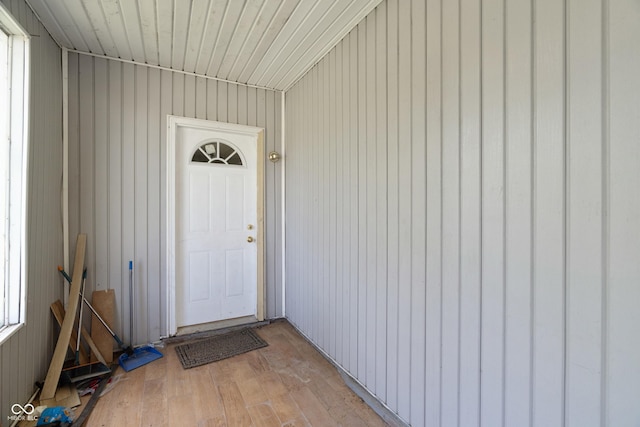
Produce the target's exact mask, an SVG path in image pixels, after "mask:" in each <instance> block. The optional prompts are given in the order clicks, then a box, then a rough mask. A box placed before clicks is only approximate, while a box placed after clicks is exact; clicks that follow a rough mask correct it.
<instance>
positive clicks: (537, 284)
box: [285, 0, 640, 427]
mask: <svg viewBox="0 0 640 427" xmlns="http://www.w3.org/2000/svg"><path fill="white" fill-rule="evenodd" d="M639 22H640V3H639V2H638V1H634V0H620V1H607V0H587V1H584V0H567V1H564V2H563V1H557V0H535V1H531V0H515V1H508V2H506V1H504V0H483V1H480V0H458V1H448V0H446V1H441V0H413V1H409V0H407V1H405V0H387V1H385V2H383V3H381V4H380V5H379V6H378V7H377V9H376V10H375V11H374V12H372V13H371V14H370V15H369V16H367V17H366V18H365V19H364V20H363V21H362V22H361V23H360V24H359V25H358V26H357V27H356V28H355V29H354V30H353V31H351V33H350V34H349V35H348V36H347V37H346V38H344V39H343V40H342V41H341V42H340V43H339V44H338V45H337V46H336V48H334V49H333V50H332V51H331V52H330V53H329V54H328V55H327V56H326V57H325V58H323V59H322V60H321V61H320V62H319V63H318V64H317V65H316V66H315V67H314V68H313V69H312V70H311V71H310V72H309V73H308V74H307V75H306V76H305V77H304V78H303V79H302V80H301V81H299V82H298V83H297V84H296V85H295V86H294V87H293V88H292V89H291V90H289V91H287V93H286V116H285V118H286V163H287V171H286V189H287V195H286V221H287V230H286V231H287V232H286V236H287V237H286V249H287V252H286V253H287V255H286V284H287V292H286V299H287V301H286V306H287V317H288V318H289V319H290V320H291V321H292V322H293V323H294V324H295V325H296V327H298V328H299V329H300V330H301V331H302V332H303V333H304V334H306V335H307V336H308V337H309V338H310V339H311V340H312V341H313V342H314V343H316V344H317V345H318V346H319V347H320V348H322V349H323V350H324V351H325V352H326V353H327V354H328V355H329V356H330V357H331V358H333V359H334V360H335V361H336V362H337V363H339V364H340V365H341V366H342V367H344V368H345V369H346V370H347V371H348V372H349V373H350V374H351V375H352V376H353V377H355V378H356V379H357V380H358V381H359V382H361V383H362V384H363V385H364V386H365V387H366V388H367V389H368V390H369V391H370V392H371V393H372V394H374V395H375V396H376V397H377V398H378V399H379V400H380V401H382V402H384V403H385V404H386V405H387V406H388V407H389V408H390V409H391V410H392V411H394V412H396V413H397V414H399V416H400V417H401V418H403V419H404V420H406V421H408V422H409V423H411V425H414V426H457V425H459V426H477V425H482V426H524V425H529V426H541V427H543V426H544V427H548V426H563V425H566V426H580V427H584V426H637V425H638V424H639V423H640V405H638V402H637V397H638V396H640V362H639V361H638V354H639V352H640V332H639V331H640V330H639V326H638V325H640V310H638V308H637V305H638V301H640V286H639V285H638V284H639V283H640V262H638V260H640V192H639V191H638V183H640V103H639V102H638V99H640V49H638V40H640V25H638V23H639Z"/></svg>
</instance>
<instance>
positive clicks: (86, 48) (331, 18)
mask: <svg viewBox="0 0 640 427" xmlns="http://www.w3.org/2000/svg"><path fill="white" fill-rule="evenodd" d="M28 2H29V4H30V5H31V7H32V9H33V10H34V11H35V12H36V14H37V15H38V16H39V17H40V19H41V21H42V22H43V24H44V26H45V27H46V28H47V30H48V31H49V32H50V33H51V35H52V36H53V37H54V39H55V40H56V41H57V42H58V43H59V44H60V45H61V46H63V47H66V48H67V49H70V50H76V51H79V52H86V53H92V54H95V55H105V56H108V57H111V58H120V59H124V60H130V61H135V62H139V63H146V64H150V65H158V66H162V67H167V68H171V69H174V70H180V71H186V72H192V73H197V74H200V75H206V76H209V77H215V78H218V79H223V80H229V81H233V82H238V83H244V84H249V85H255V86H259V87H264V88H269V89H276V90H286V89H288V88H289V87H290V86H291V85H292V84H293V83H295V82H296V81H297V80H298V79H299V78H300V77H301V76H302V75H304V73H306V72H307V71H308V70H309V69H310V68H311V67H312V66H313V65H314V64H315V63H316V62H317V61H319V60H320V59H321V58H322V57H323V56H324V55H325V54H326V53H327V52H328V51H329V50H330V49H331V48H332V47H333V46H335V45H336V44H337V43H338V41H340V39H342V38H343V37H344V36H345V35H346V34H347V33H348V32H349V31H350V30H351V29H352V28H353V27H354V26H355V25H356V24H357V23H358V22H360V20H361V19H362V18H364V17H365V16H366V15H367V14H368V13H369V12H371V11H372V10H373V9H374V8H375V7H376V6H377V5H378V4H379V3H380V2H381V0H28Z"/></svg>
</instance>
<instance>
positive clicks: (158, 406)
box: [141, 378, 168, 427]
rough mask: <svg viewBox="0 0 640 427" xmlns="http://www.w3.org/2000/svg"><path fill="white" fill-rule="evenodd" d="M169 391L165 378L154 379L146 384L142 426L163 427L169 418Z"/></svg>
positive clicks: (143, 397)
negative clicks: (167, 416) (167, 415)
mask: <svg viewBox="0 0 640 427" xmlns="http://www.w3.org/2000/svg"><path fill="white" fill-rule="evenodd" d="M167 412H168V411H167V390H166V379H165V378H153V379H150V380H146V381H145V382H144V391H143V395H142V420H141V421H142V424H141V425H142V426H149V427H151V426H161V425H164V424H166V422H167V418H166V414H167Z"/></svg>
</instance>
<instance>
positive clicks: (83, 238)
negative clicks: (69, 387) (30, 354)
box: [40, 234, 87, 405]
mask: <svg viewBox="0 0 640 427" xmlns="http://www.w3.org/2000/svg"><path fill="white" fill-rule="evenodd" d="M86 247H87V235H86V234H78V238H77V239H76V257H75V261H74V263H73V276H72V278H71V289H70V290H69V304H68V306H67V313H66V314H65V316H64V321H63V322H62V326H61V327H60V335H59V336H58V342H57V343H56V348H55V350H54V351H53V357H52V359H51V364H50V365H49V370H48V371H47V376H46V378H45V380H44V387H43V388H42V392H41V393H40V402H41V403H42V404H44V405H48V403H47V401H51V402H52V403H55V400H54V399H55V395H56V389H57V388H58V380H59V379H60V373H61V372H62V365H63V364H64V359H65V356H66V355H67V346H68V345H69V340H70V339H71V331H72V330H73V324H74V321H75V317H76V312H77V310H78V302H79V300H80V285H81V284H82V271H83V269H84V255H85V249H86Z"/></svg>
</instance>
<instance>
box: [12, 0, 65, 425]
mask: <svg viewBox="0 0 640 427" xmlns="http://www.w3.org/2000/svg"><path fill="white" fill-rule="evenodd" d="M2 3H3V4H4V6H5V7H6V8H7V9H8V10H9V12H10V13H11V14H12V15H13V16H14V17H15V18H16V20H17V21H18V22H19V23H20V24H21V25H22V27H23V28H24V29H25V30H26V31H27V32H28V33H29V34H31V35H32V37H31V40H30V46H29V49H30V52H31V58H30V69H31V76H30V79H29V82H30V100H29V154H28V156H29V158H28V176H27V179H28V182H27V187H26V191H27V209H28V211H27V223H26V228H27V237H26V245H27V246H26V253H27V267H26V271H27V284H26V286H27V299H26V300H27V307H26V315H27V318H26V324H25V325H24V326H23V327H22V328H21V329H20V330H19V331H17V332H16V333H15V334H14V335H13V336H11V337H10V338H9V339H8V340H7V341H5V342H4V343H3V344H2V345H1V346H0V420H3V421H2V422H3V423H4V422H5V421H6V420H7V417H8V416H10V415H13V413H12V412H11V405H13V404H14V403H20V404H25V403H26V402H27V400H28V399H29V397H30V396H31V395H32V394H33V392H34V386H33V384H34V382H35V381H41V380H43V379H44V376H45V375H46V373H47V369H48V367H49V362H50V358H51V355H52V354H53V348H54V346H55V343H56V338H57V335H58V327H57V326H54V324H55V320H54V319H53V317H52V315H51V312H50V310H49V306H50V304H51V303H52V302H54V301H55V300H57V299H62V295H63V279H62V278H61V277H60V275H59V273H58V272H57V266H58V265H61V264H62V263H63V256H62V254H63V248H62V246H63V243H62V206H61V191H62V66H61V52H60V48H59V47H58V46H57V45H56V43H55V42H54V41H53V39H52V38H51V37H50V36H49V34H48V33H47V31H46V30H45V28H44V27H43V26H42V24H40V22H39V21H38V19H37V18H36V17H35V15H34V14H33V13H32V12H31V9H30V8H29V6H28V5H27V4H26V3H25V2H24V1H23V0H12V1H9V0H6V1H5V0H2ZM3 113H4V112H3Z"/></svg>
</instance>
